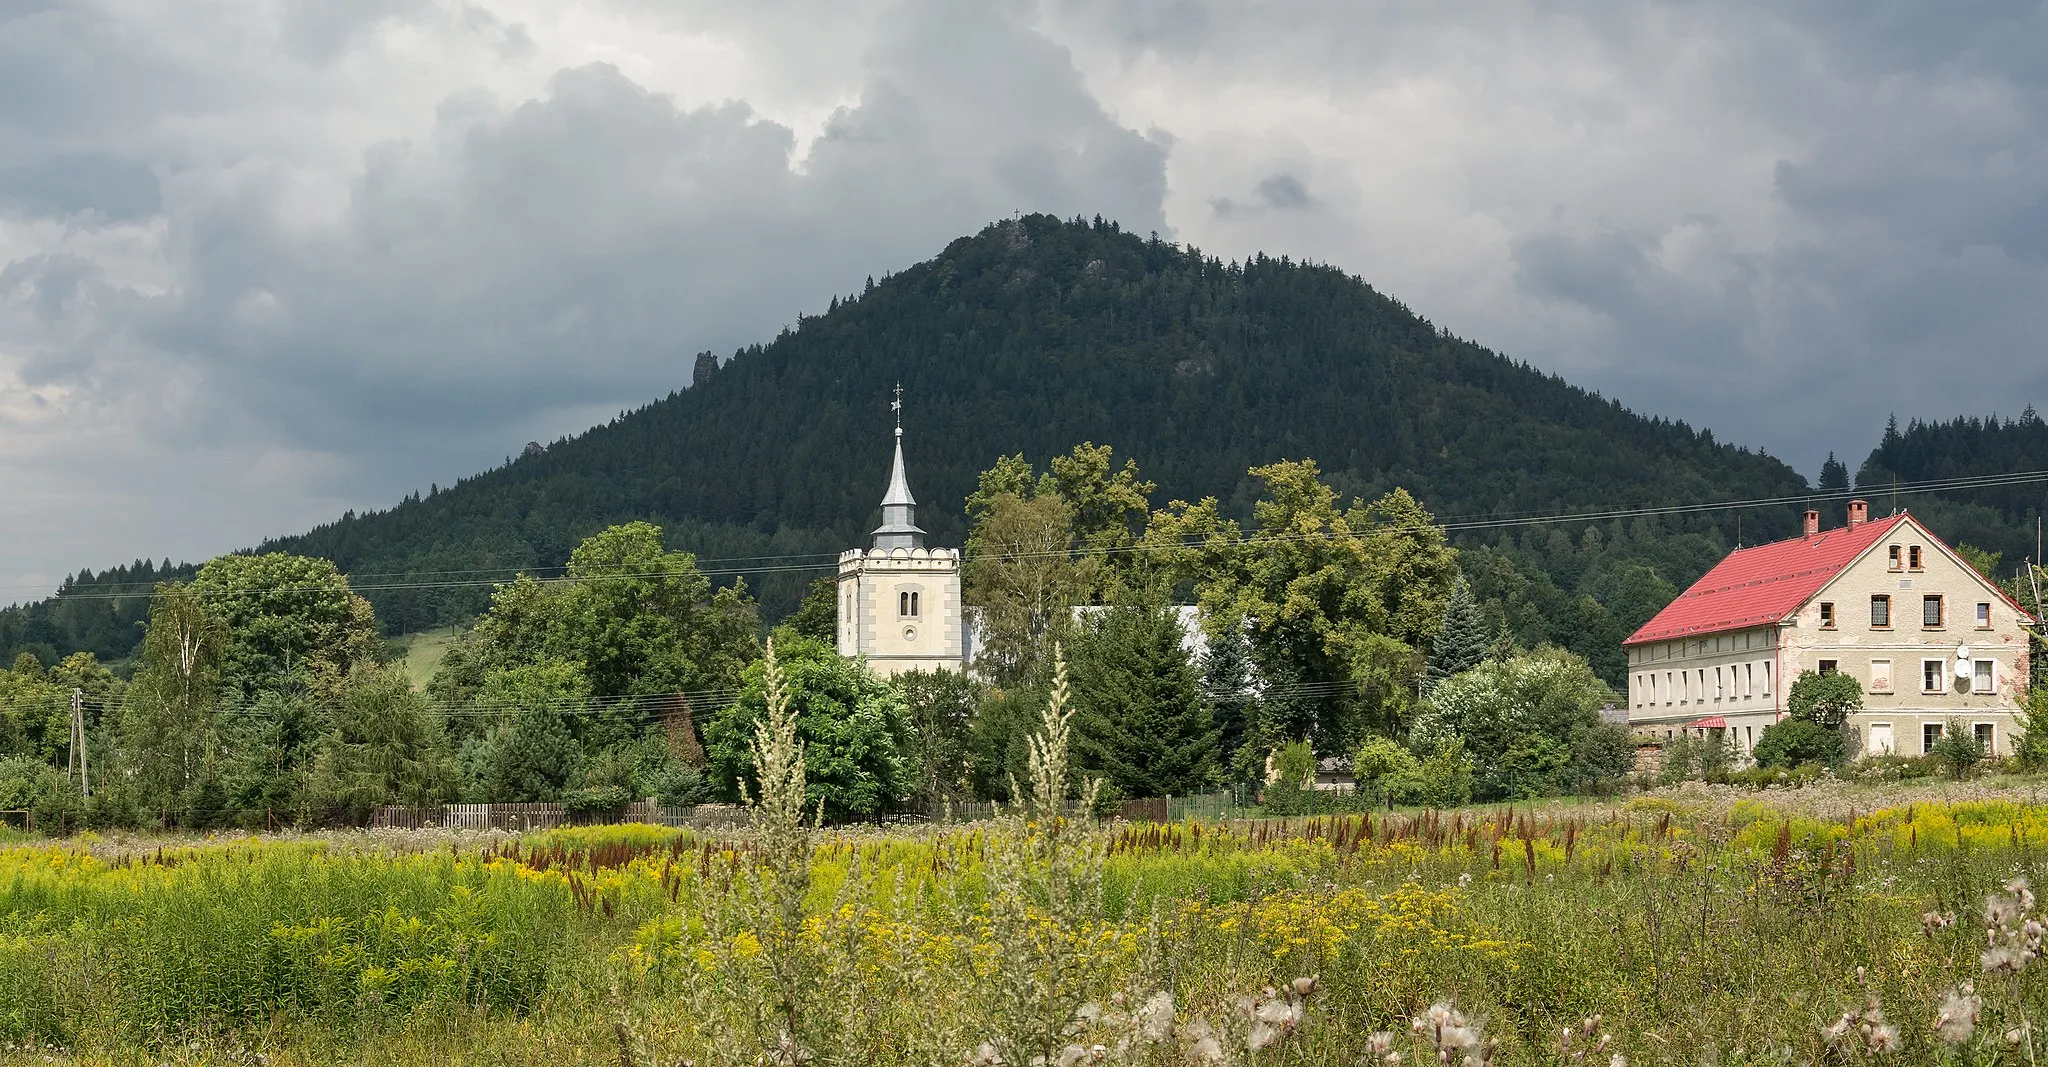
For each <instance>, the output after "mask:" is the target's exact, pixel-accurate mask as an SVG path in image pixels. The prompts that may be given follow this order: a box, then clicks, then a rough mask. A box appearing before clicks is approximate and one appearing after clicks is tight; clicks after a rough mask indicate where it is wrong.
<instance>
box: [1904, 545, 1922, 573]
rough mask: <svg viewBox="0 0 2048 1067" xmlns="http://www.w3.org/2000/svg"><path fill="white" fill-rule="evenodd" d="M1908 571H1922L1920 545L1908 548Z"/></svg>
mask: <svg viewBox="0 0 2048 1067" xmlns="http://www.w3.org/2000/svg"><path fill="white" fill-rule="evenodd" d="M1906 569H1907V570H1909V571H1917V570H1919V569H1920V546H1919V545H1914V546H1913V547H1911V548H1908V549H1907V550H1906Z"/></svg>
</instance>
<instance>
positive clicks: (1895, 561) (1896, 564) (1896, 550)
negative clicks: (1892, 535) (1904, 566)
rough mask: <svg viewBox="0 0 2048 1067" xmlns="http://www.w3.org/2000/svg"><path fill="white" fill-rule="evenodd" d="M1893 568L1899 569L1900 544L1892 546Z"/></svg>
mask: <svg viewBox="0 0 2048 1067" xmlns="http://www.w3.org/2000/svg"><path fill="white" fill-rule="evenodd" d="M1892 569H1893V570H1898V569H1899V546H1897V545H1893V546H1892Z"/></svg>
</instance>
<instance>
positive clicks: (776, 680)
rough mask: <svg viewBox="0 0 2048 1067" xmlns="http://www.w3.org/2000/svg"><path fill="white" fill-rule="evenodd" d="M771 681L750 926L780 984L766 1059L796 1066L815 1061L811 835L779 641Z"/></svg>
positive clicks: (761, 743) (758, 766)
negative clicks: (808, 942) (810, 1029)
mask: <svg viewBox="0 0 2048 1067" xmlns="http://www.w3.org/2000/svg"><path fill="white" fill-rule="evenodd" d="M762 669H763V672H764V673H765V675H766V681H767V713H766V714H765V715H764V716H762V718H761V721H759V722H757V723H755V724H754V736H753V737H751V738H749V739H748V740H747V748H748V750H749V751H750V752H751V753H752V754H753V757H754V775H755V780H756V782H758V783H759V790H758V792H757V793H756V795H754V796H753V797H752V798H751V799H752V800H753V801H754V818H753V825H754V834H755V842H756V845H757V847H758V848H759V849H760V861H759V863H757V864H755V865H753V866H752V867H751V868H750V873H751V875H752V879H751V882H752V884H751V886H750V888H751V889H752V893H751V897H750V905H751V908H750V915H749V919H750V920H751V921H750V925H751V926H752V927H753V934H754V937H755V939H756V940H757V941H759V942H760V945H761V960H762V962H763V964H764V966H765V967H766V969H767V971H768V975H769V979H770V983H771V985H772V986H773V994H774V1000H773V1003H772V1004H771V1005H770V1006H769V1007H770V1009H771V1011H770V1018H769V1020H767V1021H768V1022H769V1024H770V1025H769V1027H768V1028H767V1029H772V1030H773V1031H774V1032H773V1035H772V1037H771V1036H770V1035H769V1034H766V1033H764V1034H761V1035H758V1036H759V1037H761V1038H762V1039H763V1040H764V1042H767V1043H768V1047H767V1049H766V1051H765V1053H764V1057H765V1059H766V1061H767V1062H770V1063H784V1064H795V1063H803V1062H806V1061H808V1060H809V1059H810V1058H811V1053H810V1052H809V1051H808V1050H807V1049H806V1048H805V1047H804V1046H803V1044H802V1043H801V1037H802V1035H803V1026H802V1022H803V1019H802V1013H803V1011H804V1009H805V1007H806V1005H805V1003H804V1000H805V998H804V995H803V993H804V988H803V987H804V985H805V984H806V977H807V975H809V974H810V973H811V972H812V971H813V970H814V968H812V967H811V965H810V961H809V960H808V959H807V958H806V957H807V953H806V950H805V945H804V944H803V941H802V935H803V927H804V898H805V896H806V895H808V894H809V892H810V888H811V831H812V829H813V824H812V823H811V822H810V821H808V820H807V819H806V818H805V814H806V810H805V803H804V746H803V742H801V741H799V740H797V736H796V714H795V713H794V712H793V711H792V710H791V709H790V706H789V689H788V687H787V685H786V684H785V683H784V681H783V677H782V665H781V664H780V663H779V662H777V660H776V658H775V639H774V638H772V637H771V638H769V639H768V648H767V652H766V654H765V655H764V656H763V658H762Z"/></svg>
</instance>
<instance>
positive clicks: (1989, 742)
mask: <svg viewBox="0 0 2048 1067" xmlns="http://www.w3.org/2000/svg"><path fill="white" fill-rule="evenodd" d="M1970 735H1971V736H1972V737H1974V738H1976V740H1977V747H1978V748H1981V749H1983V750H1984V754H1985V755H1987V756H1996V755H1998V730H1997V729H1996V728H1995V727H1993V726H1992V724H1990V723H1988V722H1977V723H1971V724H1970Z"/></svg>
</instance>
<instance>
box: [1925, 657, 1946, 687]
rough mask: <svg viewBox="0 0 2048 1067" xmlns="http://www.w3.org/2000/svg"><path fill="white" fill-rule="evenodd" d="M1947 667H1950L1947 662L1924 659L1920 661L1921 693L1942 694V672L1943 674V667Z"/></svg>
mask: <svg viewBox="0 0 2048 1067" xmlns="http://www.w3.org/2000/svg"><path fill="white" fill-rule="evenodd" d="M1947 665H1948V661H1947V660H1939V659H1923V660H1921V661H1920V691H1921V692H1923V693H1939V692H1941V672H1942V668H1943V667H1945V666H1947Z"/></svg>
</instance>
